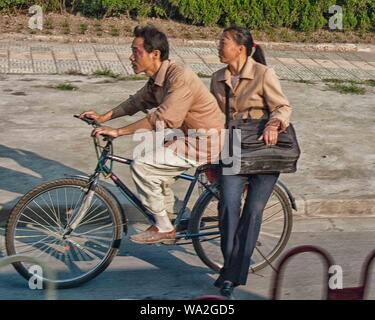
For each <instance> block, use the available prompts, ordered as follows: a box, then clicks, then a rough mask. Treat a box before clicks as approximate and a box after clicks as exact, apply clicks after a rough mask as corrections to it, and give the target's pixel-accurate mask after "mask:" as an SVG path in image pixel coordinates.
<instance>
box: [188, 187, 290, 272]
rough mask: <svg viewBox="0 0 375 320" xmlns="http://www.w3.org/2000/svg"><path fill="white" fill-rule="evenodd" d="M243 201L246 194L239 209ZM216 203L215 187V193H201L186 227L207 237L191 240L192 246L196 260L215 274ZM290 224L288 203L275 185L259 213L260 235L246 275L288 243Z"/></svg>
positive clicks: (217, 265) (217, 268)
mask: <svg viewBox="0 0 375 320" xmlns="http://www.w3.org/2000/svg"><path fill="white" fill-rule="evenodd" d="M245 199H246V191H244V193H243V194H242V208H243V205H244V202H245ZM218 201H219V192H218V190H217V188H215V194H213V193H211V192H209V191H205V192H204V193H203V194H202V195H201V196H200V197H199V199H198V200H197V202H196V204H195V206H194V209H193V213H192V219H191V221H190V224H189V232H190V233H191V234H197V233H202V234H204V233H206V234H207V235H202V236H200V237H197V238H194V239H193V245H194V248H195V251H196V253H197V255H198V256H199V258H200V259H201V260H202V261H203V262H204V263H205V264H206V265H207V266H208V267H210V268H211V269H212V270H214V271H217V272H218V271H220V269H221V267H222V266H223V262H224V259H223V256H222V252H221V248H220V231H219V215H218ZM241 210H242V209H241ZM292 223H293V221H292V207H291V204H290V201H289V200H288V198H287V196H286V195H285V193H284V192H283V190H282V189H281V188H280V187H279V186H278V185H277V184H276V185H275V187H274V190H273V192H272V195H271V197H270V199H269V200H268V202H267V204H266V207H265V209H264V211H263V219H262V226H261V230H260V234H259V237H258V241H257V245H256V248H255V250H254V252H253V255H252V257H251V262H250V269H249V271H250V272H251V271H252V272H255V271H259V270H261V269H263V268H264V267H266V266H267V265H269V264H270V263H271V262H272V261H273V260H275V259H276V257H277V256H278V255H279V254H280V253H281V251H282V250H283V249H284V247H285V245H286V244H287V242H288V240H289V237H290V233H291V231H292Z"/></svg>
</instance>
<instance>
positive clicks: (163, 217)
mask: <svg viewBox="0 0 375 320" xmlns="http://www.w3.org/2000/svg"><path fill="white" fill-rule="evenodd" d="M154 218H155V225H156V227H157V228H158V229H159V231H160V232H170V231H172V230H173V229H174V227H173V225H172V223H171V221H170V220H169V218H168V215H167V211H165V210H164V211H162V212H160V213H158V214H154Z"/></svg>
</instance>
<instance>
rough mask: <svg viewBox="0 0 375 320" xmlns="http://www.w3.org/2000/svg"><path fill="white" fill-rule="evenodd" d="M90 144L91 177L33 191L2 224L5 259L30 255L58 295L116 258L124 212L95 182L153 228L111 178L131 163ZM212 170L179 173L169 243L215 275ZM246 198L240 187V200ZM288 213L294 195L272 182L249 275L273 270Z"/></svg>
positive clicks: (24, 269) (109, 147)
mask: <svg viewBox="0 0 375 320" xmlns="http://www.w3.org/2000/svg"><path fill="white" fill-rule="evenodd" d="M75 117H78V116H77V115H75ZM81 120H83V121H85V122H86V123H87V124H89V125H92V126H93V127H94V128H97V127H99V126H100V124H98V123H97V122H95V121H94V120H91V119H88V118H84V119H81ZM93 142H94V147H95V151H96V156H97V159H98V162H97V165H96V168H95V171H94V173H92V174H91V175H90V176H70V177H68V178H62V179H57V180H53V181H50V182H46V183H43V184H41V185H39V186H36V187H35V188H33V189H32V190H31V191H30V192H28V193H27V194H25V195H24V196H23V197H22V198H21V199H20V200H19V202H18V203H17V204H16V206H15V207H14V208H13V210H12V212H11V214H10V216H9V219H8V222H7V226H6V250H7V254H8V255H15V254H23V255H24V254H28V255H30V256H32V257H35V258H38V259H42V260H43V261H45V262H46V263H48V265H49V266H50V267H51V268H52V269H53V272H54V276H55V278H54V279H55V280H51V279H48V278H46V277H44V276H40V277H41V278H42V280H43V281H45V282H47V283H48V282H51V281H53V282H54V285H55V286H56V288H71V287H75V286H79V285H81V284H83V283H85V282H87V281H89V280H91V279H93V278H94V277H96V276H97V275H99V274H100V273H101V272H103V271H104V270H105V269H106V268H107V267H108V265H109V264H110V263H111V261H112V260H113V258H114V257H115V256H116V254H117V252H118V250H119V248H120V244H121V240H122V235H123V233H125V234H126V233H127V229H128V220H127V216H126V212H125V210H124V208H123V207H122V206H121V205H120V202H119V200H118V199H117V197H116V196H115V195H114V194H113V192H112V191H111V190H109V189H108V188H107V187H106V186H104V185H103V184H102V183H101V182H100V181H99V178H100V175H103V176H105V177H106V178H110V179H111V180H112V181H113V182H114V184H115V185H116V186H117V187H118V188H119V189H120V191H121V192H122V194H123V195H125V197H126V198H127V199H128V200H129V201H130V203H131V204H133V205H134V206H135V207H137V208H138V209H139V210H140V212H141V213H142V214H144V215H145V217H146V218H147V219H148V220H149V221H150V223H153V222H154V219H153V216H152V213H151V212H150V211H149V210H148V209H147V208H145V207H144V206H143V204H142V203H141V201H140V200H139V199H138V197H137V196H136V195H135V194H134V193H133V192H132V191H131V190H130V189H129V188H128V187H127V186H126V184H125V183H123V182H122V181H121V180H120V179H119V178H118V177H117V176H116V175H115V173H114V172H113V171H112V167H113V162H118V163H122V164H125V165H131V163H132V160H131V159H128V158H123V157H119V156H116V155H114V153H113V139H112V138H110V137H104V138H103V142H105V145H101V140H100V139H98V138H96V137H93ZM216 170H217V165H210V164H207V165H203V166H201V167H199V168H197V169H196V171H195V173H194V175H191V174H187V173H183V174H181V175H179V176H178V179H183V180H187V181H190V185H189V187H188V189H187V191H186V194H185V196H184V198H183V204H182V207H181V209H180V210H179V212H178V214H177V216H176V218H175V220H174V222H173V223H174V226H175V227H176V230H177V236H176V241H174V243H173V244H175V245H186V244H190V245H191V244H193V247H194V250H195V252H196V254H197V255H198V257H199V258H200V259H201V260H202V261H203V262H204V263H205V264H206V265H207V266H208V267H210V268H211V269H212V270H214V271H216V272H218V271H219V270H220V268H221V266H222V262H223V258H222V254H221V249H220V232H219V218H218V210H217V204H218V200H219V192H218V182H217V175H216V174H215V172H216ZM197 184H198V185H199V186H200V188H201V194H200V196H199V197H198V199H197V200H196V202H195V203H194V205H193V209H192V211H191V216H190V217H189V219H188V220H187V219H186V218H185V217H184V218H183V215H184V212H185V209H186V208H187V204H188V203H189V200H190V198H191V195H192V193H193V190H194V188H195V186H196V185H197ZM246 192H247V190H246V188H245V190H244V192H243V199H244V197H245V196H246ZM292 208H294V209H296V206H295V201H294V198H293V196H292V195H291V193H290V192H289V190H288V189H287V188H286V186H285V185H284V184H282V183H281V182H278V183H277V184H276V185H275V188H274V191H273V193H272V195H271V197H270V199H269V201H268V203H267V206H266V208H265V210H264V213H263V223H262V229H261V232H260V236H259V239H258V242H257V247H256V250H255V251H254V254H253V257H252V261H251V265H250V269H249V272H255V271H258V270H260V269H262V268H264V267H265V266H266V265H268V264H270V265H271V262H272V261H273V260H274V259H275V258H276V257H277V256H278V255H279V254H280V252H281V251H282V250H283V249H284V247H285V245H286V243H287V242H288V240H289V237H290V233H291V229H292ZM186 225H187V227H186ZM164 244H166V245H167V244H169V245H170V244H171V243H164ZM13 266H14V267H15V269H16V270H17V271H18V272H19V273H20V274H21V275H22V276H23V277H24V278H26V279H29V278H30V277H31V274H30V273H29V271H28V267H29V265H28V264H27V263H24V262H15V263H13ZM271 266H272V265H271ZM34 276H35V275H34Z"/></svg>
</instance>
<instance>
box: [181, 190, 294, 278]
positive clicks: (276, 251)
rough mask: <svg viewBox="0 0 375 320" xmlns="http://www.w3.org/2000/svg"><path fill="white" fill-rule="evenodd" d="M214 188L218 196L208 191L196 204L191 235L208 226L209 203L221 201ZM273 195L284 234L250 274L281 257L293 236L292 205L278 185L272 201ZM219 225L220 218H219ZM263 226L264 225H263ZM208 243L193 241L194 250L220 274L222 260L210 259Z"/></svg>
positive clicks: (190, 224) (203, 240) (216, 191)
mask: <svg viewBox="0 0 375 320" xmlns="http://www.w3.org/2000/svg"><path fill="white" fill-rule="evenodd" d="M213 188H214V190H215V195H216V196H215V195H214V194H212V192H210V191H208V190H206V191H205V192H204V193H202V194H201V196H200V197H199V198H198V200H197V202H196V203H195V205H194V208H193V210H192V218H191V220H190V223H189V227H188V230H189V233H191V234H196V233H199V232H200V229H201V227H203V228H205V225H207V224H205V223H204V219H203V217H202V216H203V215H204V213H205V210H206V208H207V206H208V205H209V203H210V202H211V201H213V199H219V191H218V187H217V186H214V187H213ZM273 195H275V196H276V197H277V198H278V199H279V201H280V204H281V207H282V210H283V217H284V223H283V229H282V233H281V236H280V238H279V240H278V242H277V244H276V246H275V247H274V248H272V250H271V251H270V252H269V254H267V255H266V256H265V258H264V259H263V260H262V261H259V262H257V263H256V264H250V268H249V272H256V271H259V270H261V269H263V268H264V267H266V266H267V265H269V264H270V263H271V262H272V261H274V260H275V259H276V258H277V257H278V256H279V255H280V253H281V252H282V250H283V249H284V248H285V246H286V244H287V242H288V240H289V238H290V234H291V231H292V226H293V217H292V206H291V203H290V201H289V199H288V197H287V195H286V194H285V192H284V191H283V190H282V189H281V187H280V186H278V185H277V184H276V185H275V187H274V190H273V193H272V195H271V197H270V199H271V198H272V196H273ZM263 218H264V217H263ZM202 219H203V223H201V222H202ZM206 219H207V218H206ZM211 220H212V218H211ZM263 220H264V219H263ZM217 224H218V217H217ZM262 225H263V223H262ZM209 228H212V227H209ZM217 229H218V227H217ZM261 233H262V229H261V231H260V234H261ZM217 239H218V238H217ZM206 241H210V240H207V239H201V237H198V238H194V239H193V246H194V249H195V251H196V253H197V255H198V257H199V258H200V259H201V260H202V262H203V263H204V264H205V265H207V266H208V267H209V268H211V269H212V270H213V271H216V272H219V271H220V269H221V267H222V263H220V262H218V260H220V259H213V258H212V257H210V253H208V252H206V251H207V250H205V248H204V246H203V245H202V243H204V242H206ZM258 243H259V238H258V242H257V247H258ZM218 250H220V246H219V247H218ZM255 250H259V249H258V248H256V249H255ZM255 250H254V252H255ZM217 254H218V253H217ZM219 254H220V256H221V259H222V254H221V250H220V253H219Z"/></svg>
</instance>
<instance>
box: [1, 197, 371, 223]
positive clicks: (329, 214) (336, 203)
mask: <svg viewBox="0 0 375 320" xmlns="http://www.w3.org/2000/svg"><path fill="white" fill-rule="evenodd" d="M295 197H296V205H297V211H293V216H295V217H296V218H334V217H339V218H345V217H357V218H362V217H363V218H365V217H366V218H368V217H375V198H374V199H358V198H357V199H345V200H344V199H337V200H332V199H303V197H301V196H299V195H296V196H295ZM120 204H121V206H122V207H123V208H124V209H125V213H126V215H127V218H128V221H129V222H130V223H135V222H145V221H147V220H146V218H145V217H144V216H143V215H142V213H140V212H139V211H138V209H136V208H135V207H133V206H132V205H130V204H129V203H127V202H124V201H120ZM12 208H13V207H4V208H2V209H0V226H4V225H5V223H6V221H7V219H8V216H9V214H10V212H11V210H12Z"/></svg>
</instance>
